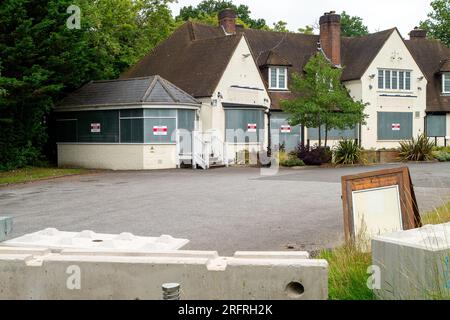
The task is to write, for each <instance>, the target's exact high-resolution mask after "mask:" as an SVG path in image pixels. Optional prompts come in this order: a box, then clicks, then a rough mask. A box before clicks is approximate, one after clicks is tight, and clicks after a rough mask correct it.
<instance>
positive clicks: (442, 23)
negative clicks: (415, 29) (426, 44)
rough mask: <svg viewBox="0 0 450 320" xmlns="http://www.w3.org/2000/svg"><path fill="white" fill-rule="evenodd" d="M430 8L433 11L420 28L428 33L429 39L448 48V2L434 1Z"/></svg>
mask: <svg viewBox="0 0 450 320" xmlns="http://www.w3.org/2000/svg"><path fill="white" fill-rule="evenodd" d="M431 7H432V9H433V11H432V12H430V13H429V14H428V19H427V20H425V21H422V22H421V23H420V27H421V28H422V29H424V30H427V31H428V36H429V37H430V38H433V39H439V40H441V41H442V42H443V43H444V44H445V45H446V46H447V47H450V31H449V30H450V0H434V1H433V2H431Z"/></svg>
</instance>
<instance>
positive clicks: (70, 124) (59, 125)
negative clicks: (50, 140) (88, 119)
mask: <svg viewBox="0 0 450 320" xmlns="http://www.w3.org/2000/svg"><path fill="white" fill-rule="evenodd" d="M56 141H57V142H77V120H76V119H57V120H56Z"/></svg>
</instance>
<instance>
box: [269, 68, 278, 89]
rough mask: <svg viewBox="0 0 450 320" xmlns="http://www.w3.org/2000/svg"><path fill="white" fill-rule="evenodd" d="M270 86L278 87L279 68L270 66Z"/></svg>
mask: <svg viewBox="0 0 450 320" xmlns="http://www.w3.org/2000/svg"><path fill="white" fill-rule="evenodd" d="M270 87H271V88H276V87H277V69H276V68H270Z"/></svg>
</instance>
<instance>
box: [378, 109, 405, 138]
mask: <svg viewBox="0 0 450 320" xmlns="http://www.w3.org/2000/svg"><path fill="white" fill-rule="evenodd" d="M412 121H413V113H412V112H378V113H377V123H378V125H377V127H378V128H377V129H378V130H377V136H378V140H405V139H411V138H412ZM399 126H400V127H399Z"/></svg>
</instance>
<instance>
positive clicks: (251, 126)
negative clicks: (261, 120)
mask: <svg viewBox="0 0 450 320" xmlns="http://www.w3.org/2000/svg"><path fill="white" fill-rule="evenodd" d="M256 127H257V126H256V123H249V124H247V132H256Z"/></svg>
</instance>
